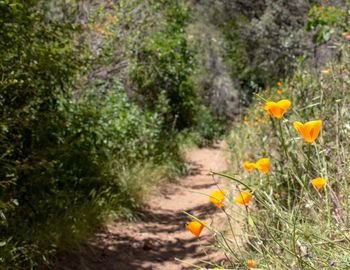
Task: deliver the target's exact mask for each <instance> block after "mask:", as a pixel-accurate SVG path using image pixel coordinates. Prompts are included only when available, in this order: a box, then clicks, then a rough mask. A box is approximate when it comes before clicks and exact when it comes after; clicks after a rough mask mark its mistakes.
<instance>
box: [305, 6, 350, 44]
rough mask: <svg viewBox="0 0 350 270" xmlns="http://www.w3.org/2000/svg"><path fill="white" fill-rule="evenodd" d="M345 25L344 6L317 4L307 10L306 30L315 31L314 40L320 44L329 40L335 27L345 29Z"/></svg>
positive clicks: (345, 11)
mask: <svg viewBox="0 0 350 270" xmlns="http://www.w3.org/2000/svg"><path fill="white" fill-rule="evenodd" d="M347 26H348V22H347V10H346V9H344V7H342V8H337V7H334V6H323V5H318V6H313V8H312V9H311V10H310V12H309V18H308V21H307V25H306V30H307V31H315V34H314V39H315V42H316V43H317V44H321V43H325V42H327V41H329V40H330V39H331V37H332V34H333V33H334V32H335V31H336V30H337V29H339V30H340V31H342V32H344V31H347V30H348V29H347Z"/></svg>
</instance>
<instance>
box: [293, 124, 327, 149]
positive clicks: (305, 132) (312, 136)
mask: <svg viewBox="0 0 350 270" xmlns="http://www.w3.org/2000/svg"><path fill="white" fill-rule="evenodd" d="M321 127H322V120H315V121H310V122H307V123H305V124H302V123H300V122H294V128H295V129H296V130H297V131H298V132H299V134H300V135H301V136H302V137H303V138H304V139H305V141H307V142H308V143H310V144H311V143H313V142H314V141H315V140H316V139H317V137H318V134H319V133H320V130H321Z"/></svg>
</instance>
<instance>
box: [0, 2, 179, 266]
mask: <svg viewBox="0 0 350 270" xmlns="http://www.w3.org/2000/svg"><path fill="white" fill-rule="evenodd" d="M50 3H51V2H50ZM50 3H47V2H46V3H45V4H47V5H48V6H49V4H50ZM51 4H54V3H53V2H52V3H51ZM41 7H42V6H41V2H37V1H33V2H27V1H23V2H12V1H8V2H6V1H1V2H0V27H1V29H0V36H1V38H0V56H1V60H0V72H1V74H2V77H1V82H0V104H1V106H0V107H1V109H0V110H1V113H0V118H1V119H0V123H1V125H0V139H1V144H0V145H1V146H0V151H1V156H0V189H1V193H0V224H1V227H0V235H1V237H0V246H1V249H0V265H1V267H4V268H7V267H9V268H15V269H20V268H25V269H28V268H30V267H38V266H40V265H41V264H49V263H50V261H51V259H52V258H51V257H52V256H53V255H54V254H55V252H56V251H57V250H67V249H73V248H75V247H76V245H77V244H79V243H80V242H81V241H82V240H85V239H86V238H87V237H88V236H90V235H91V233H92V232H93V230H94V228H95V226H97V225H98V224H99V223H100V222H101V221H102V220H103V219H104V218H105V217H106V216H110V215H113V216H117V217H120V216H127V217H129V218H132V217H133V216H134V211H135V209H136V208H137V207H139V205H140V201H141V199H142V197H143V196H142V195H143V194H144V192H145V191H147V190H148V189H150V188H152V186H154V185H155V183H156V182H157V181H160V180H161V179H165V178H166V177H168V176H170V175H172V176H174V175H177V174H178V173H180V172H181V171H182V170H183V164H182V160H181V157H180V156H179V152H178V142H177V141H175V140H169V138H171V136H173V134H172V133H171V130H170V131H169V129H168V126H167V125H166V123H167V122H166V121H165V117H164V114H163V113H162V112H161V108H163V107H165V106H166V101H162V99H161V98H160V99H159V102H158V103H159V106H161V107H157V108H155V109H154V111H153V112H150V111H149V110H146V109H142V108H140V107H138V106H136V105H135V104H133V103H132V101H131V100H130V99H129V98H128V96H127V95H126V91H125V89H124V86H123V84H122V83H121V82H120V81H118V80H117V79H115V78H114V79H113V80H105V81H98V80H96V79H95V78H94V77H93V76H91V77H89V78H90V82H87V80H86V78H85V77H84V76H85V74H87V73H88V72H90V70H92V69H94V66H93V64H92V63H91V62H90V61H89V59H90V60H91V59H94V60H99V57H106V58H105V59H101V61H99V63H106V62H108V61H111V58H108V59H107V56H106V54H101V55H97V56H95V55H93V51H90V50H88V44H87V41H88V34H87V33H86V32H84V33H83V32H81V31H80V30H81V27H80V26H79V25H76V24H74V23H72V21H69V20H62V19H60V16H54V20H50V19H51V18H50V19H49V18H48V14H49V13H47V12H49V11H46V9H44V8H41ZM73 21H74V18H73ZM91 49H94V48H93V47H92V46H91ZM106 50H107V51H108V48H106ZM109 51H111V50H109ZM109 56H110V55H109ZM174 72H175V71H174ZM173 76H174V75H173ZM179 87H180V86H179ZM163 105H164V106H163ZM165 138H166V139H165Z"/></svg>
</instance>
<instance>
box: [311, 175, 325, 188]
mask: <svg viewBox="0 0 350 270" xmlns="http://www.w3.org/2000/svg"><path fill="white" fill-rule="evenodd" d="M326 183H327V180H326V179H324V178H321V177H317V178H315V179H312V180H311V184H312V185H313V186H314V187H315V188H316V189H318V190H319V189H321V188H323V187H324V186H325V185H326Z"/></svg>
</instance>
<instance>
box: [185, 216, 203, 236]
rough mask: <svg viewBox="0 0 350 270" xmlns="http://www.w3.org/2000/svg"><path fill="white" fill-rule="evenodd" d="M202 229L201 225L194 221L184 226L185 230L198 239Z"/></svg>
mask: <svg viewBox="0 0 350 270" xmlns="http://www.w3.org/2000/svg"><path fill="white" fill-rule="evenodd" d="M203 228H204V225H203V223H201V222H199V221H197V220H194V221H191V222H188V223H187V224H186V229H187V230H188V231H190V232H191V233H192V234H193V235H195V236H197V237H199V236H200V234H201V232H202V230H203Z"/></svg>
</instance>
